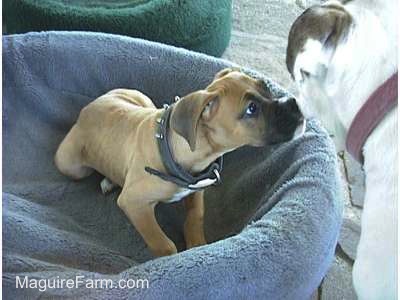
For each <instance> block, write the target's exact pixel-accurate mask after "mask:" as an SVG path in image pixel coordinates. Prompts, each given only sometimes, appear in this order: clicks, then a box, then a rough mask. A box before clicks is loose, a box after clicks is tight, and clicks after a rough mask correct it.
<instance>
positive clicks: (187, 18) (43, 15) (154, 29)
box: [3, 0, 232, 56]
mask: <svg viewBox="0 0 400 300" xmlns="http://www.w3.org/2000/svg"><path fill="white" fill-rule="evenodd" d="M3 5H4V6H3V18H4V22H5V25H6V31H7V33H24V32H29V31H43V30H80V31H99V32H107V33H115V34H122V35H128V36H132V37H138V38H143V39H147V40H152V41H157V42H161V43H165V44H170V45H174V46H178V47H183V48H186V49H190V50H194V51H199V52H203V53H207V54H210V55H214V56H221V55H222V53H223V51H224V50H225V48H226V47H227V46H228V43H229V38H230V34H231V19H232V17H231V16H232V0H86V1H85V0H5V1H3Z"/></svg>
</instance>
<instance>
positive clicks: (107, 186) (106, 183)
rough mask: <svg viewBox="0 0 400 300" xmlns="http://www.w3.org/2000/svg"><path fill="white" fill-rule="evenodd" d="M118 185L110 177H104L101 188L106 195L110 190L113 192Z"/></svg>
mask: <svg viewBox="0 0 400 300" xmlns="http://www.w3.org/2000/svg"><path fill="white" fill-rule="evenodd" d="M116 186H117V185H116V184H115V183H113V182H112V181H111V180H110V179H108V178H107V177H104V179H103V180H102V181H101V182H100V188H101V192H102V193H103V194H104V195H105V194H107V193H109V192H111V191H112V190H113V189H114V188H115V187H116Z"/></svg>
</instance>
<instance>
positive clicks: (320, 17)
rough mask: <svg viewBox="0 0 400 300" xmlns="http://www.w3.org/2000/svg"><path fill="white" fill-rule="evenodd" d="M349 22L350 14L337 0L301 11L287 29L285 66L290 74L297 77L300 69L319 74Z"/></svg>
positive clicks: (343, 35) (299, 76)
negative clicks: (288, 30)
mask: <svg viewBox="0 0 400 300" xmlns="http://www.w3.org/2000/svg"><path fill="white" fill-rule="evenodd" d="M351 23H352V17H351V15H350V14H349V13H348V12H347V11H346V9H345V8H344V6H343V5H341V4H340V2H338V1H328V2H326V3H324V4H322V5H315V6H312V7H310V8H309V9H307V10H306V11H304V13H303V14H302V15H300V16H299V17H298V18H297V20H296V21H295V22H294V23H293V25H292V27H291V29H290V32H289V39H288V46H287V49H286V66H287V68H288V70H289V72H290V74H291V75H292V77H293V78H294V79H296V80H301V78H302V74H301V72H300V70H303V71H306V72H308V73H310V74H313V75H314V76H319V75H321V74H320V73H319V70H322V69H326V68H327V67H328V65H329V61H330V59H331V56H332V54H333V53H334V51H335V49H336V46H337V45H338V44H339V42H340V41H341V40H342V39H344V38H345V37H346V36H347V33H348V32H349V28H350V25H351ZM321 65H322V66H323V68H322V69H321Z"/></svg>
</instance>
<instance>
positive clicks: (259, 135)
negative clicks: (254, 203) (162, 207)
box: [55, 69, 267, 256]
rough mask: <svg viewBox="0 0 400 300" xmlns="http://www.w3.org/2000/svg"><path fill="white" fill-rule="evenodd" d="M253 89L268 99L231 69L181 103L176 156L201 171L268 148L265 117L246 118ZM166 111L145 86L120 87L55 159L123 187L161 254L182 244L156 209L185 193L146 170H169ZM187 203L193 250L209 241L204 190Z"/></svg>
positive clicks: (86, 112)
mask: <svg viewBox="0 0 400 300" xmlns="http://www.w3.org/2000/svg"><path fill="white" fill-rule="evenodd" d="M249 93H250V94H255V95H259V96H260V97H266V96H267V95H265V90H264V89H263V88H262V87H261V84H260V82H259V81H257V80H254V79H252V78H250V77H249V76H246V75H244V74H242V73H240V72H237V71H232V70H230V69H225V70H223V71H221V72H219V73H218V74H217V75H216V77H215V78H214V81H213V82H212V83H211V84H210V85H209V86H208V87H207V88H206V89H205V90H200V91H197V92H194V93H192V94H189V95H187V96H185V97H184V98H183V99H182V100H180V101H179V102H178V103H177V104H176V105H175V106H174V108H173V112H172V115H171V123H170V124H171V128H172V130H170V145H171V148H172V150H173V153H174V158H175V160H176V161H177V162H178V163H179V164H180V165H182V166H183V167H184V168H186V170H188V171H189V172H192V173H196V172H200V171H202V170H204V169H205V168H206V167H207V166H208V165H209V164H210V163H211V162H213V161H214V160H215V159H216V158H218V157H219V156H221V155H222V154H224V153H226V152H228V151H231V150H233V149H235V148H237V147H240V146H242V145H246V144H249V145H262V144H263V139H264V137H265V132H266V128H265V127H266V126H265V123H266V122H265V120H263V118H258V119H257V120H254V121H252V123H251V124H250V125H249V123H244V122H238V118H239V116H240V114H241V113H242V112H243V110H245V108H246V107H245V106H246V105H247V95H249ZM207 104H208V105H207ZM162 113H163V109H157V108H156V107H155V106H154V104H153V102H152V101H151V100H150V99H149V98H148V97H147V96H146V95H144V94H142V93H141V92H139V91H136V90H128V89H116V90H112V91H110V92H108V93H107V94H105V95H103V96H101V97H99V98H97V99H96V100H95V101H93V102H92V103H90V104H89V105H87V106H86V107H85V108H83V109H82V111H81V113H80V115H79V118H78V120H77V122H76V124H75V125H74V126H73V127H72V129H71V130H70V132H69V133H68V134H67V136H66V137H65V139H64V140H63V141H62V143H61V145H60V146H59V149H58V151H57V153H56V156H55V163H56V165H57V167H58V169H59V170H60V171H61V172H62V173H64V174H65V175H68V176H70V177H72V178H73V179H81V178H84V177H86V176H88V175H90V174H91V173H92V172H93V170H96V171H98V172H100V173H101V174H103V175H105V176H106V178H108V179H109V180H110V181H112V182H113V183H115V184H116V185H118V186H121V187H122V192H121V194H120V195H119V197H118V205H119V207H120V208H121V209H122V210H123V211H124V212H125V214H126V215H127V217H128V218H129V220H130V221H131V222H132V224H133V225H134V226H135V227H136V229H137V230H138V232H139V233H140V234H141V235H142V237H143V239H144V240H145V242H146V243H147V245H148V246H149V248H150V249H151V250H152V252H153V253H154V254H155V255H157V256H162V255H170V254H173V253H176V252H177V249H176V247H175V245H174V243H173V242H172V241H171V240H170V239H169V238H168V237H167V236H166V235H165V233H164V232H163V231H162V230H161V228H160V226H159V225H158V223H157V221H156V218H155V215H154V207H155V206H156V204H157V203H158V202H168V201H169V199H171V197H173V196H174V195H175V194H176V193H177V192H178V191H180V188H179V187H178V186H177V185H175V184H173V183H170V182H167V181H164V180H161V179H160V178H158V177H157V176H153V175H150V174H148V173H147V172H145V170H144V168H145V167H146V166H150V167H152V168H154V169H158V170H160V171H163V172H165V169H164V166H163V163H162V160H161V157H160V154H159V151H158V146H157V142H156V139H155V137H154V136H155V134H156V120H157V119H158V118H160V117H161V115H162ZM184 201H185V203H184V204H185V208H186V212H187V217H186V221H185V225H184V234H185V240H186V244H187V248H191V247H194V246H198V245H203V244H205V243H206V240H205V238H204V232H203V215H204V204H203V192H202V191H200V192H195V193H192V194H190V195H189V196H187V197H186V198H185V199H184Z"/></svg>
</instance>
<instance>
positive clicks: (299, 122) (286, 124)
mask: <svg viewBox="0 0 400 300" xmlns="http://www.w3.org/2000/svg"><path fill="white" fill-rule="evenodd" d="M270 119H271V123H270V128H271V130H270V131H271V132H269V134H268V136H269V138H267V139H268V144H278V143H283V142H287V141H290V140H291V139H293V138H298V137H300V136H302V135H303V133H304V132H305V129H306V121H305V118H304V116H303V114H302V113H301V111H300V108H299V106H298V105H297V102H296V99H295V98H293V97H283V98H280V99H279V100H278V101H276V102H275V103H274V107H273V109H272V115H271V118H270Z"/></svg>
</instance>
